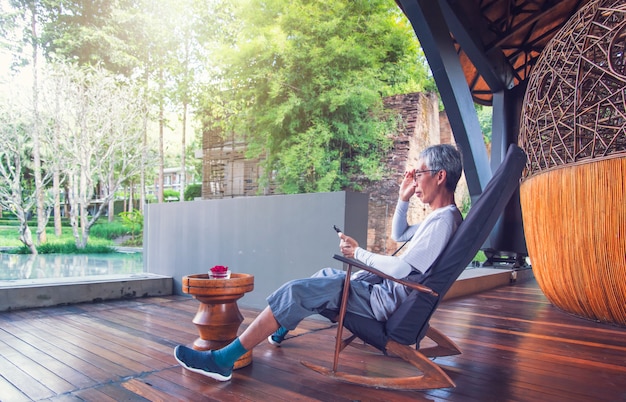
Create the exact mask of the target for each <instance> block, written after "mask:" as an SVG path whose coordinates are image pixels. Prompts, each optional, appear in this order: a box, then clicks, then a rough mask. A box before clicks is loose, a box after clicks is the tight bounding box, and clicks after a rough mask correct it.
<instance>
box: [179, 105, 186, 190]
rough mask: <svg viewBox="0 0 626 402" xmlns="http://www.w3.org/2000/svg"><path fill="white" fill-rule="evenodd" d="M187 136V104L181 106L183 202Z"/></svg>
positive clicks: (181, 185) (181, 183)
mask: <svg viewBox="0 0 626 402" xmlns="http://www.w3.org/2000/svg"><path fill="white" fill-rule="evenodd" d="M186 136H187V103H185V104H184V105H183V139H182V150H181V151H182V154H181V157H180V167H181V170H182V171H181V174H180V201H181V202H182V201H185V184H186V181H187V168H186V167H185V162H186V161H185V156H186V155H185V147H186V144H185V142H186V140H185V137H186Z"/></svg>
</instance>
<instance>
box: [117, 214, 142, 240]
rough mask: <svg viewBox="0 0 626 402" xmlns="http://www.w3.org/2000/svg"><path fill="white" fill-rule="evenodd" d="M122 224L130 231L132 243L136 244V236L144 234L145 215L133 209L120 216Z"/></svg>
mask: <svg viewBox="0 0 626 402" xmlns="http://www.w3.org/2000/svg"><path fill="white" fill-rule="evenodd" d="M120 218H122V223H123V224H124V226H125V227H126V228H128V230H129V231H130V237H131V241H133V242H134V240H135V236H137V235H138V234H141V233H142V232H143V214H142V213H141V211H139V210H137V209H132V210H130V211H127V212H122V213H121V214H120Z"/></svg>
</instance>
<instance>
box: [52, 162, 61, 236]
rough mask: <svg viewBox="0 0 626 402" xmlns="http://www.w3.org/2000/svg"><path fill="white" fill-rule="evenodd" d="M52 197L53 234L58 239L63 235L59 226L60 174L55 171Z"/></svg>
mask: <svg viewBox="0 0 626 402" xmlns="http://www.w3.org/2000/svg"><path fill="white" fill-rule="evenodd" d="M52 196H53V197H54V234H55V236H57V237H60V236H61V235H62V234H63V226H62V224H61V173H60V172H59V171H58V170H56V169H55V171H54V173H53V175H52Z"/></svg>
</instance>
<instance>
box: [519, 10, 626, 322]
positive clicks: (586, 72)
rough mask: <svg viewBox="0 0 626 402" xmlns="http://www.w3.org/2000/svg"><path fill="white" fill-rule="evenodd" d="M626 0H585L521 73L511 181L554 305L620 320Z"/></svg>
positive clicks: (625, 294)
mask: <svg viewBox="0 0 626 402" xmlns="http://www.w3.org/2000/svg"><path fill="white" fill-rule="evenodd" d="M625 52H626V4H625V2H624V1H623V0H620V1H616V0H610V1H609V0H596V1H591V2H589V3H588V4H587V5H585V6H584V7H583V8H581V9H580V11H579V12H578V13H577V14H575V15H574V16H573V17H572V18H571V19H570V20H569V21H568V22H567V24H566V25H565V26H564V27H563V28H562V29H561V31H559V32H558V33H557V34H556V35H555V37H554V39H553V40H552V41H551V42H550V43H549V44H548V46H547V47H546V48H545V50H544V51H543V53H542V54H541V56H540V58H539V61H538V63H537V65H536V66H535V68H534V69H533V71H532V72H531V76H530V78H529V84H528V88H527V92H526V97H525V102H524V107H523V111H522V116H521V127H520V145H521V147H522V148H523V149H524V150H525V151H526V153H527V155H528V159H529V160H528V165H527V169H526V173H525V177H524V180H523V182H522V184H521V187H520V202H521V206H522V215H523V221H524V233H525V236H526V242H527V245H528V253H529V256H530V260H531V263H532V267H533V273H534V274H535V277H536V278H537V282H538V283H539V286H540V287H541V289H542V291H543V292H544V294H545V295H546V297H547V298H548V299H549V300H550V301H551V302H552V303H553V304H554V305H556V306H557V307H559V308H561V309H563V310H565V311H567V312H569V313H572V314H575V315H578V316H581V317H584V318H589V319H592V320H596V321H601V322H607V323H613V324H618V325H624V326H626V201H625V200H626V53H625Z"/></svg>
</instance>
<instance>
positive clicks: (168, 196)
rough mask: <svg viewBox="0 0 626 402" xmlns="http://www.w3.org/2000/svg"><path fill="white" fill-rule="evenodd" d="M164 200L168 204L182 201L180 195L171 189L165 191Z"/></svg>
mask: <svg viewBox="0 0 626 402" xmlns="http://www.w3.org/2000/svg"><path fill="white" fill-rule="evenodd" d="M163 200H164V201H166V202H174V201H180V193H179V192H178V191H176V190H172V189H169V188H168V189H166V190H163Z"/></svg>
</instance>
